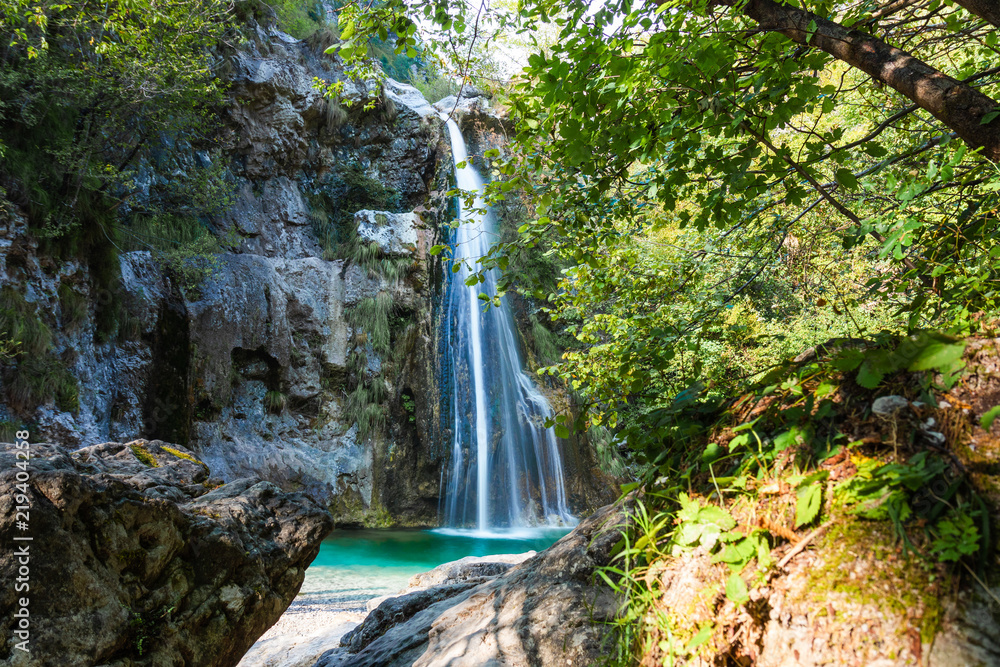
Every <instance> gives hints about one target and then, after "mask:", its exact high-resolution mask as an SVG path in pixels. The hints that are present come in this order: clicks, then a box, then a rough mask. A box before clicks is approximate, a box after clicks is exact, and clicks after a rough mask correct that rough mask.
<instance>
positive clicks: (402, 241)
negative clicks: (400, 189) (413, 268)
mask: <svg viewBox="0 0 1000 667" xmlns="http://www.w3.org/2000/svg"><path fill="white" fill-rule="evenodd" d="M354 221H355V223H356V224H357V227H358V236H360V237H361V238H362V240H364V241H368V242H369V243H375V244H376V245H378V248H379V250H380V251H381V252H382V254H384V255H386V256H388V257H410V256H413V255H414V254H416V250H417V228H416V225H417V216H416V214H414V213H387V212H384V211H358V212H357V213H355V214H354Z"/></svg>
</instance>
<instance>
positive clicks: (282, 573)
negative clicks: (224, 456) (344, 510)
mask: <svg viewBox="0 0 1000 667" xmlns="http://www.w3.org/2000/svg"><path fill="white" fill-rule="evenodd" d="M14 463H15V449H14V447H13V446H12V445H0V466H2V468H0V471H2V472H0V494H2V495H0V511H2V512H3V515H2V517H0V536H2V539H3V540H4V542H5V543H6V544H17V543H16V542H14V541H13V537H14V536H15V535H25V534H27V535H29V536H31V537H32V541H30V542H28V543H27V544H28V545H29V549H30V554H31V556H30V565H29V567H30V591H29V592H28V593H22V595H28V597H29V599H30V614H31V616H30V618H31V625H30V632H31V634H30V648H31V653H30V654H26V653H23V652H21V651H16V650H13V649H14V647H13V642H14V641H15V640H17V639H18V638H17V637H16V636H15V635H14V634H13V632H12V631H13V630H14V629H15V627H14V622H15V619H14V617H13V612H14V609H15V602H16V596H17V595H18V594H17V593H16V592H15V590H14V587H13V586H7V587H5V588H4V589H3V591H2V592H0V609H2V610H3V611H4V613H3V620H0V656H3V658H4V659H6V660H7V661H8V662H6V663H5V664H9V665H12V666H20V665H33V666H40V667H48V666H49V665H51V666H59V667H62V666H64V665H97V664H102V665H111V666H115V667H124V666H125V665H177V664H197V665H212V666H220V667H221V666H231V665H235V664H236V663H237V662H238V661H239V659H240V656H242V655H243V653H244V652H245V651H246V650H247V649H248V648H249V647H250V645H251V644H253V642H254V641H255V640H256V639H257V637H259V636H260V635H261V634H262V633H263V632H264V631H265V630H266V629H267V628H268V627H269V626H270V625H271V624H273V623H274V622H275V621H276V620H277V619H278V617H279V616H280V615H281V613H282V612H283V611H284V610H285V608H286V607H287V606H288V604H289V603H290V602H291V601H292V599H293V598H294V596H295V594H296V593H297V591H298V589H299V586H300V585H301V584H302V579H303V575H304V571H305V568H306V567H307V566H308V565H309V563H310V562H311V561H312V560H313V558H315V556H316V554H317V552H318V550H319V545H320V542H321V541H322V539H323V537H325V536H326V534H327V533H329V531H330V529H331V522H330V518H329V516H328V515H327V514H326V513H325V512H324V511H323V510H322V509H321V508H320V507H318V506H317V505H316V504H315V503H313V502H312V501H310V500H309V499H307V498H305V497H303V496H301V495H296V494H285V493H282V492H281V491H280V490H279V489H278V488H277V487H275V486H274V485H273V484H271V483H268V482H260V481H258V480H240V481H237V482H233V483H231V484H227V485H224V486H221V487H219V488H216V489H210V488H209V485H208V484H206V482H207V480H208V474H209V473H208V468H207V467H206V466H205V465H204V464H202V463H200V462H198V461H197V460H195V459H194V457H193V455H192V454H191V452H189V451H188V450H186V449H184V448H182V447H176V446H170V445H167V444H165V443H162V442H159V441H153V442H147V441H135V442H132V443H128V444H120V443H106V444H102V445H94V446H90V447H86V448H83V449H80V450H77V451H75V452H71V453H70V452H67V451H66V450H64V449H62V448H60V447H57V446H54V445H32V458H31V461H30V470H31V473H30V481H29V482H27V489H26V491H25V492H24V495H26V496H28V504H29V505H30V521H29V526H30V528H29V530H28V531H27V532H25V531H23V530H21V529H20V528H19V527H18V526H17V525H16V524H15V521H14V519H15V511H14V505H15V500H16V493H17V492H18V491H19V490H18V489H16V487H15V484H16V483H17V479H16V474H15V473H16V470H17V469H16V468H15V467H14ZM17 503H19V504H20V503H21V501H20V500H17ZM18 567H19V565H18V562H17V559H16V558H15V556H14V553H13V550H12V549H6V550H4V552H3V553H2V554H0V572H3V578H4V580H5V581H10V582H13V581H14V579H15V576H16V574H17V571H18Z"/></svg>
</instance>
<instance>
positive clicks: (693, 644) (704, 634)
mask: <svg viewBox="0 0 1000 667" xmlns="http://www.w3.org/2000/svg"><path fill="white" fill-rule="evenodd" d="M714 631H715V626H714V625H712V624H711V623H706V624H705V625H703V626H701V629H700V630H698V633H697V634H695V636H694V637H692V638H691V641H689V642H688V643H687V646H685V647H684V650H685V651H687V652H688V653H691V652H692V651H694V650H695V649H697V648H698V647H699V646H701V645H702V644H704V643H705V642H707V641H708V640H709V639H711V638H712V633H713V632H714Z"/></svg>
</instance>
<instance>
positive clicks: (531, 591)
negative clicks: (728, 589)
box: [315, 504, 627, 667]
mask: <svg viewBox="0 0 1000 667" xmlns="http://www.w3.org/2000/svg"><path fill="white" fill-rule="evenodd" d="M626 517H627V511H626V508H625V507H624V506H623V505H621V504H619V505H611V506H608V507H605V508H603V509H601V510H598V511H597V512H596V513H595V514H594V515H593V516H591V517H590V518H588V519H586V520H585V521H583V522H582V523H581V524H580V525H579V526H577V527H576V528H575V529H574V530H573V531H572V532H571V533H570V534H569V535H567V536H566V537H564V538H562V539H561V540H559V541H558V542H557V543H556V544H554V545H553V546H552V547H550V548H549V549H547V550H545V551H543V552H542V553H540V554H537V555H535V556H533V557H531V558H528V559H527V560H525V561H524V562H522V563H520V564H517V565H513V566H510V567H509V569H506V571H505V572H503V573H502V574H500V575H499V576H494V577H491V578H489V579H488V580H487V581H485V582H484V583H477V577H476V576H475V571H476V570H481V571H483V573H485V571H486V570H487V569H491V568H487V567H485V565H484V564H483V563H477V564H475V565H476V567H473V568H471V569H469V568H459V570H464V571H465V572H466V574H468V575H469V577H468V579H467V580H466V581H464V582H463V581H458V582H457V583H456V582H455V581H454V580H448V579H446V583H444V584H443V585H439V586H434V587H432V588H428V589H425V590H422V591H417V592H415V593H408V594H406V595H403V596H400V597H396V598H391V599H388V600H385V601H384V602H382V603H381V604H380V605H379V606H378V607H377V608H376V609H375V610H374V611H373V612H372V613H371V614H369V616H368V617H367V618H366V619H365V621H364V622H363V623H362V624H361V625H360V626H358V627H357V628H356V629H355V630H354V631H352V632H350V633H348V634H347V635H344V637H343V639H342V640H341V643H342V646H341V647H339V648H334V649H331V650H329V651H327V652H326V653H324V654H323V655H322V656H321V657H320V659H319V660H318V661H317V662H316V665H315V667H346V666H348V665H350V667H369V666H370V667H375V666H376V665H377V666H378V667H403V666H404V665H405V666H406V667H410V666H411V665H412V666H414V667H419V666H423V667H428V666H430V665H449V667H463V666H468V667H473V666H475V667H480V666H481V665H495V666H499V665H525V666H539V667H540V666H542V665H557V664H558V665H592V664H597V663H598V662H599V661H600V660H601V659H602V656H603V655H604V651H603V650H602V647H603V646H604V642H605V641H606V640H607V639H608V632H609V628H610V626H608V625H607V624H606V622H607V621H609V620H611V619H613V618H614V617H615V614H616V613H617V610H618V600H617V599H616V597H615V595H614V594H613V592H612V591H611V590H610V589H609V588H607V587H606V586H604V585H602V584H599V583H595V577H594V573H595V570H596V569H597V568H599V567H601V566H604V565H607V564H608V563H609V562H610V560H611V553H612V549H613V548H614V546H615V544H617V543H618V541H619V540H620V539H621V530H622V528H623V527H624V526H625V525H626V521H627V518H626ZM484 560H485V559H484ZM449 565H451V564H449ZM496 569H500V570H503V569H504V567H503V565H501V566H500V567H499V568H496ZM434 578H436V577H430V579H434Z"/></svg>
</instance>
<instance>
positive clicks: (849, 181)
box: [834, 168, 858, 190]
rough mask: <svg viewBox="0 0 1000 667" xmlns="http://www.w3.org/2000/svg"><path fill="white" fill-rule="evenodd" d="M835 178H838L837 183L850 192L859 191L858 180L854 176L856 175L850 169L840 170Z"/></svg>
mask: <svg viewBox="0 0 1000 667" xmlns="http://www.w3.org/2000/svg"><path fill="white" fill-rule="evenodd" d="M834 178H836V179H837V182H838V183H840V184H841V185H843V186H844V187H845V188H847V189H848V190H857V189H858V179H857V178H856V177H855V176H854V173H853V172H852V171H851V170H850V169H844V168H841V169H838V170H837V173H836V175H835V177H834Z"/></svg>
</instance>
